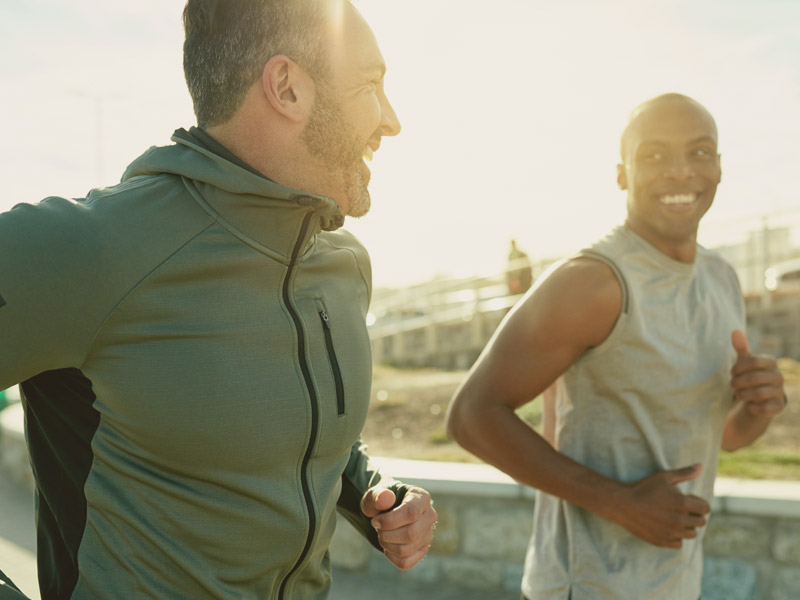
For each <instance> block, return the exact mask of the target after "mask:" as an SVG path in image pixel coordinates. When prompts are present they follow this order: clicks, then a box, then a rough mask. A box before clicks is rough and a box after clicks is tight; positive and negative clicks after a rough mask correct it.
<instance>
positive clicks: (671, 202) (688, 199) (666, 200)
mask: <svg viewBox="0 0 800 600" xmlns="http://www.w3.org/2000/svg"><path fill="white" fill-rule="evenodd" d="M695 200H697V193H696V192H691V193H687V194H665V195H663V196H659V197H658V201H659V202H660V203H661V204H664V205H666V206H688V205H690V204H692V203H694V201H695Z"/></svg>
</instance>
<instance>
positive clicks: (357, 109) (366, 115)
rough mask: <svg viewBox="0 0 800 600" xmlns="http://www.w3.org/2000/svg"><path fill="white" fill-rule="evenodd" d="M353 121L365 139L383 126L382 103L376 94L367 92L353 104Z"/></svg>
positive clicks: (359, 133) (360, 135)
mask: <svg viewBox="0 0 800 600" xmlns="http://www.w3.org/2000/svg"><path fill="white" fill-rule="evenodd" d="M353 109H354V110H353V114H352V118H351V121H350V122H351V123H352V124H353V127H354V128H355V130H356V131H357V132H358V135H359V137H361V138H363V139H364V140H367V139H369V137H370V136H371V135H372V134H373V133H375V132H376V131H377V130H378V129H379V128H380V126H381V105H380V102H378V99H377V98H376V97H375V95H374V94H367V95H364V96H362V97H361V98H359V101H358V102H357V103H356V105H355V106H353Z"/></svg>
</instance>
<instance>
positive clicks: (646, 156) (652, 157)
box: [639, 150, 664, 162]
mask: <svg viewBox="0 0 800 600" xmlns="http://www.w3.org/2000/svg"><path fill="white" fill-rule="evenodd" d="M639 158H641V159H642V160H646V161H648V162H658V161H660V160H661V159H662V158H664V155H663V154H661V152H658V151H657V150H649V151H647V152H643V153H642V154H641V155H640V156H639Z"/></svg>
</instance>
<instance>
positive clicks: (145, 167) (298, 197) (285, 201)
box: [122, 129, 345, 239]
mask: <svg viewBox="0 0 800 600" xmlns="http://www.w3.org/2000/svg"><path fill="white" fill-rule="evenodd" d="M172 141H173V142H175V144H174V145H172V146H158V147H152V148H150V149H149V150H147V151H146V152H145V153H144V154H142V155H141V156H140V157H139V158H137V159H136V160H134V161H133V162H132V163H131V164H130V165H129V166H128V168H127V169H126V170H125V173H124V174H123V176H122V181H123V182H124V181H127V180H129V179H132V178H134V177H139V176H143V175H147V176H153V175H162V174H164V175H177V176H179V177H182V178H183V179H184V181H185V182H187V185H189V186H192V187H194V188H195V190H196V191H197V192H198V193H199V194H200V195H201V196H202V199H203V200H205V202H206V203H208V205H210V207H211V208H212V209H213V210H214V211H215V212H216V213H218V214H219V215H221V216H222V217H224V218H225V219H229V220H235V221H237V222H236V223H234V225H235V226H236V227H237V228H240V229H242V230H252V229H253V227H258V226H259V225H261V224H265V223H264V221H265V220H266V221H268V222H269V223H270V224H272V227H274V224H275V223H276V222H282V221H285V220H286V219H289V218H292V217H293V216H294V218H298V219H302V217H303V216H304V214H306V213H308V212H313V213H314V216H315V217H316V218H315V219H314V223H312V231H314V230H316V231H317V232H318V231H319V230H324V231H334V230H336V229H339V228H340V227H341V226H342V225H343V224H344V217H345V215H344V212H343V211H342V209H341V208H340V207H339V205H338V204H337V203H336V201H335V200H333V199H332V198H328V197H327V196H320V195H317V194H310V193H308V192H303V191H301V190H296V189H293V188H289V187H286V186H283V185H280V184H277V183H275V182H273V181H270V180H269V179H267V178H266V177H262V176H260V175H257V174H256V173H253V172H251V171H249V170H247V169H245V168H243V167H241V166H239V165H237V164H235V163H233V162H231V161H229V160H227V159H226V158H224V157H222V156H219V155H218V154H215V153H214V152H212V151H211V150H209V149H207V148H205V147H204V146H203V145H202V144H200V143H199V142H198V141H197V140H196V139H195V138H194V137H193V136H192V135H191V134H190V133H189V132H187V131H186V130H185V129H178V130H176V131H175V133H174V134H173V135H172ZM187 180H188V181H187ZM267 209H268V210H267ZM254 237H255V238H256V239H258V238H259V237H261V236H258V235H256V236H254Z"/></svg>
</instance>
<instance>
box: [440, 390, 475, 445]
mask: <svg viewBox="0 0 800 600" xmlns="http://www.w3.org/2000/svg"><path fill="white" fill-rule="evenodd" d="M468 412H469V411H468V409H467V408H466V407H465V403H464V401H463V398H460V397H459V396H456V397H454V398H453V400H452V401H451V402H450V407H449V408H448V410H447V416H446V417H445V430H446V432H447V437H448V438H450V439H451V440H453V441H454V442H456V443H457V444H458V445H459V446H464V443H465V441H466V440H467V438H468V431H469V423H470V418H469V415H468V414H467V413H468Z"/></svg>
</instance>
